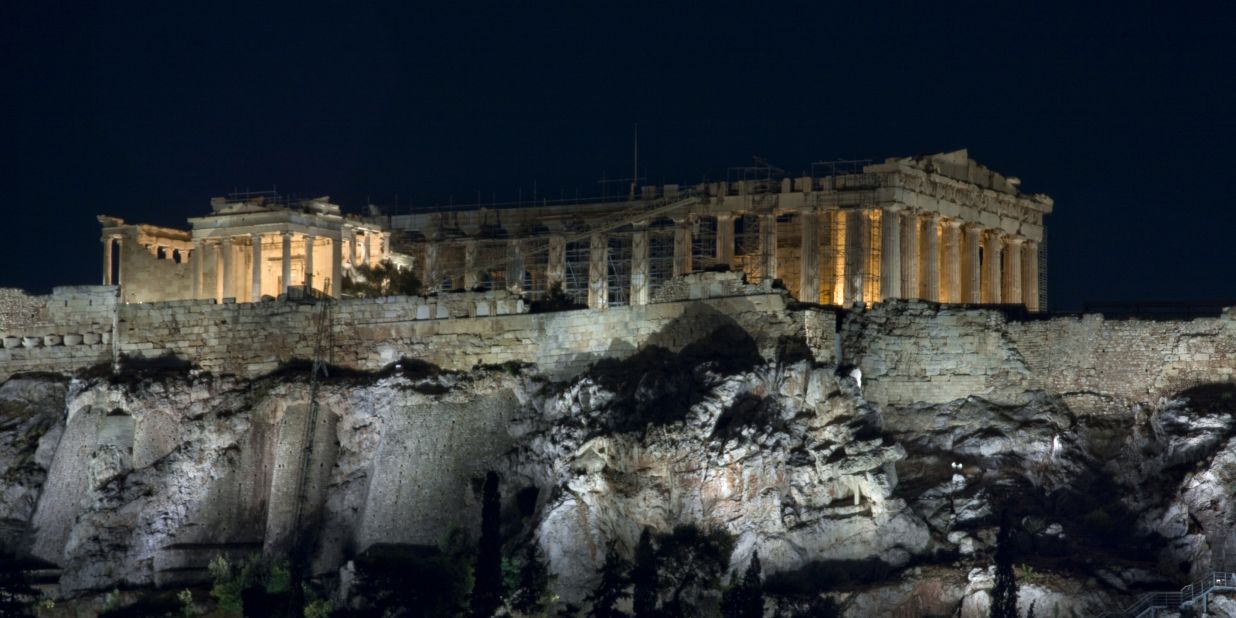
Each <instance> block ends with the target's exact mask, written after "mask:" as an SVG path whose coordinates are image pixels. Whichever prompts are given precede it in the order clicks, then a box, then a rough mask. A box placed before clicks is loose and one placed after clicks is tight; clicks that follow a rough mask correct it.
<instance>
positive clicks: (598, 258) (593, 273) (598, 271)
mask: <svg viewBox="0 0 1236 618" xmlns="http://www.w3.org/2000/svg"><path fill="white" fill-rule="evenodd" d="M608 254H609V245H608V241H607V240H606V238H605V234H600V233H594V234H593V235H592V241H591V245H590V246H589V248H588V307H589V308H592V309H603V308H605V306H606V305H608V304H609V281H608V278H609V273H608V266H609V264H608V262H607V259H608Z"/></svg>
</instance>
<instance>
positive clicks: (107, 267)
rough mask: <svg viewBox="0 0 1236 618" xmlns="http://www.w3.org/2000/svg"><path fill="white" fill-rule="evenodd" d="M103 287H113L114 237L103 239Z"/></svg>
mask: <svg viewBox="0 0 1236 618" xmlns="http://www.w3.org/2000/svg"><path fill="white" fill-rule="evenodd" d="M103 285H112V237H111V236H108V237H107V238H104V239H103Z"/></svg>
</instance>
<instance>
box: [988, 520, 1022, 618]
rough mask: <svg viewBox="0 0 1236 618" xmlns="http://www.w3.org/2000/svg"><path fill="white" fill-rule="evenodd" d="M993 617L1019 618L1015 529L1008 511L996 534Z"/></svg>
mask: <svg viewBox="0 0 1236 618" xmlns="http://www.w3.org/2000/svg"><path fill="white" fill-rule="evenodd" d="M991 618H1017V577H1016V576H1015V575H1014V574H1013V529H1012V526H1011V525H1010V524H1009V516H1008V513H1007V512H1006V513H1004V515H1002V516H1001V517H1000V531H999V533H997V535H996V584H995V587H993V588H992V590H991Z"/></svg>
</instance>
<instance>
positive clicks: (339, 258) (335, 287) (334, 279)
mask: <svg viewBox="0 0 1236 618" xmlns="http://www.w3.org/2000/svg"><path fill="white" fill-rule="evenodd" d="M325 287H327V288H329V289H324V290H322V291H323V292H327V293H329V294H330V295H331V297H333V298H339V297H341V296H343V235H342V234H340V235H339V238H331V239H330V285H328V286H325Z"/></svg>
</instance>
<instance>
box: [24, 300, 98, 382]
mask: <svg viewBox="0 0 1236 618" xmlns="http://www.w3.org/2000/svg"><path fill="white" fill-rule="evenodd" d="M0 304H2V310H3V313H2V314H0V320H2V321H0V346H2V347H0V377H8V376H10V375H12V374H15V373H22V372H31V371H51V372H56V373H69V372H72V371H75V370H77V369H81V368H84V367H89V366H92V365H96V364H98V363H101V362H107V361H110V360H111V332H112V321H113V319H114V317H115V315H116V308H117V296H116V288H114V287H106V286H62V287H57V288H54V289H53V290H52V293H51V294H50V295H47V296H27V295H26V294H25V293H24V292H21V291H20V290H0Z"/></svg>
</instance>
